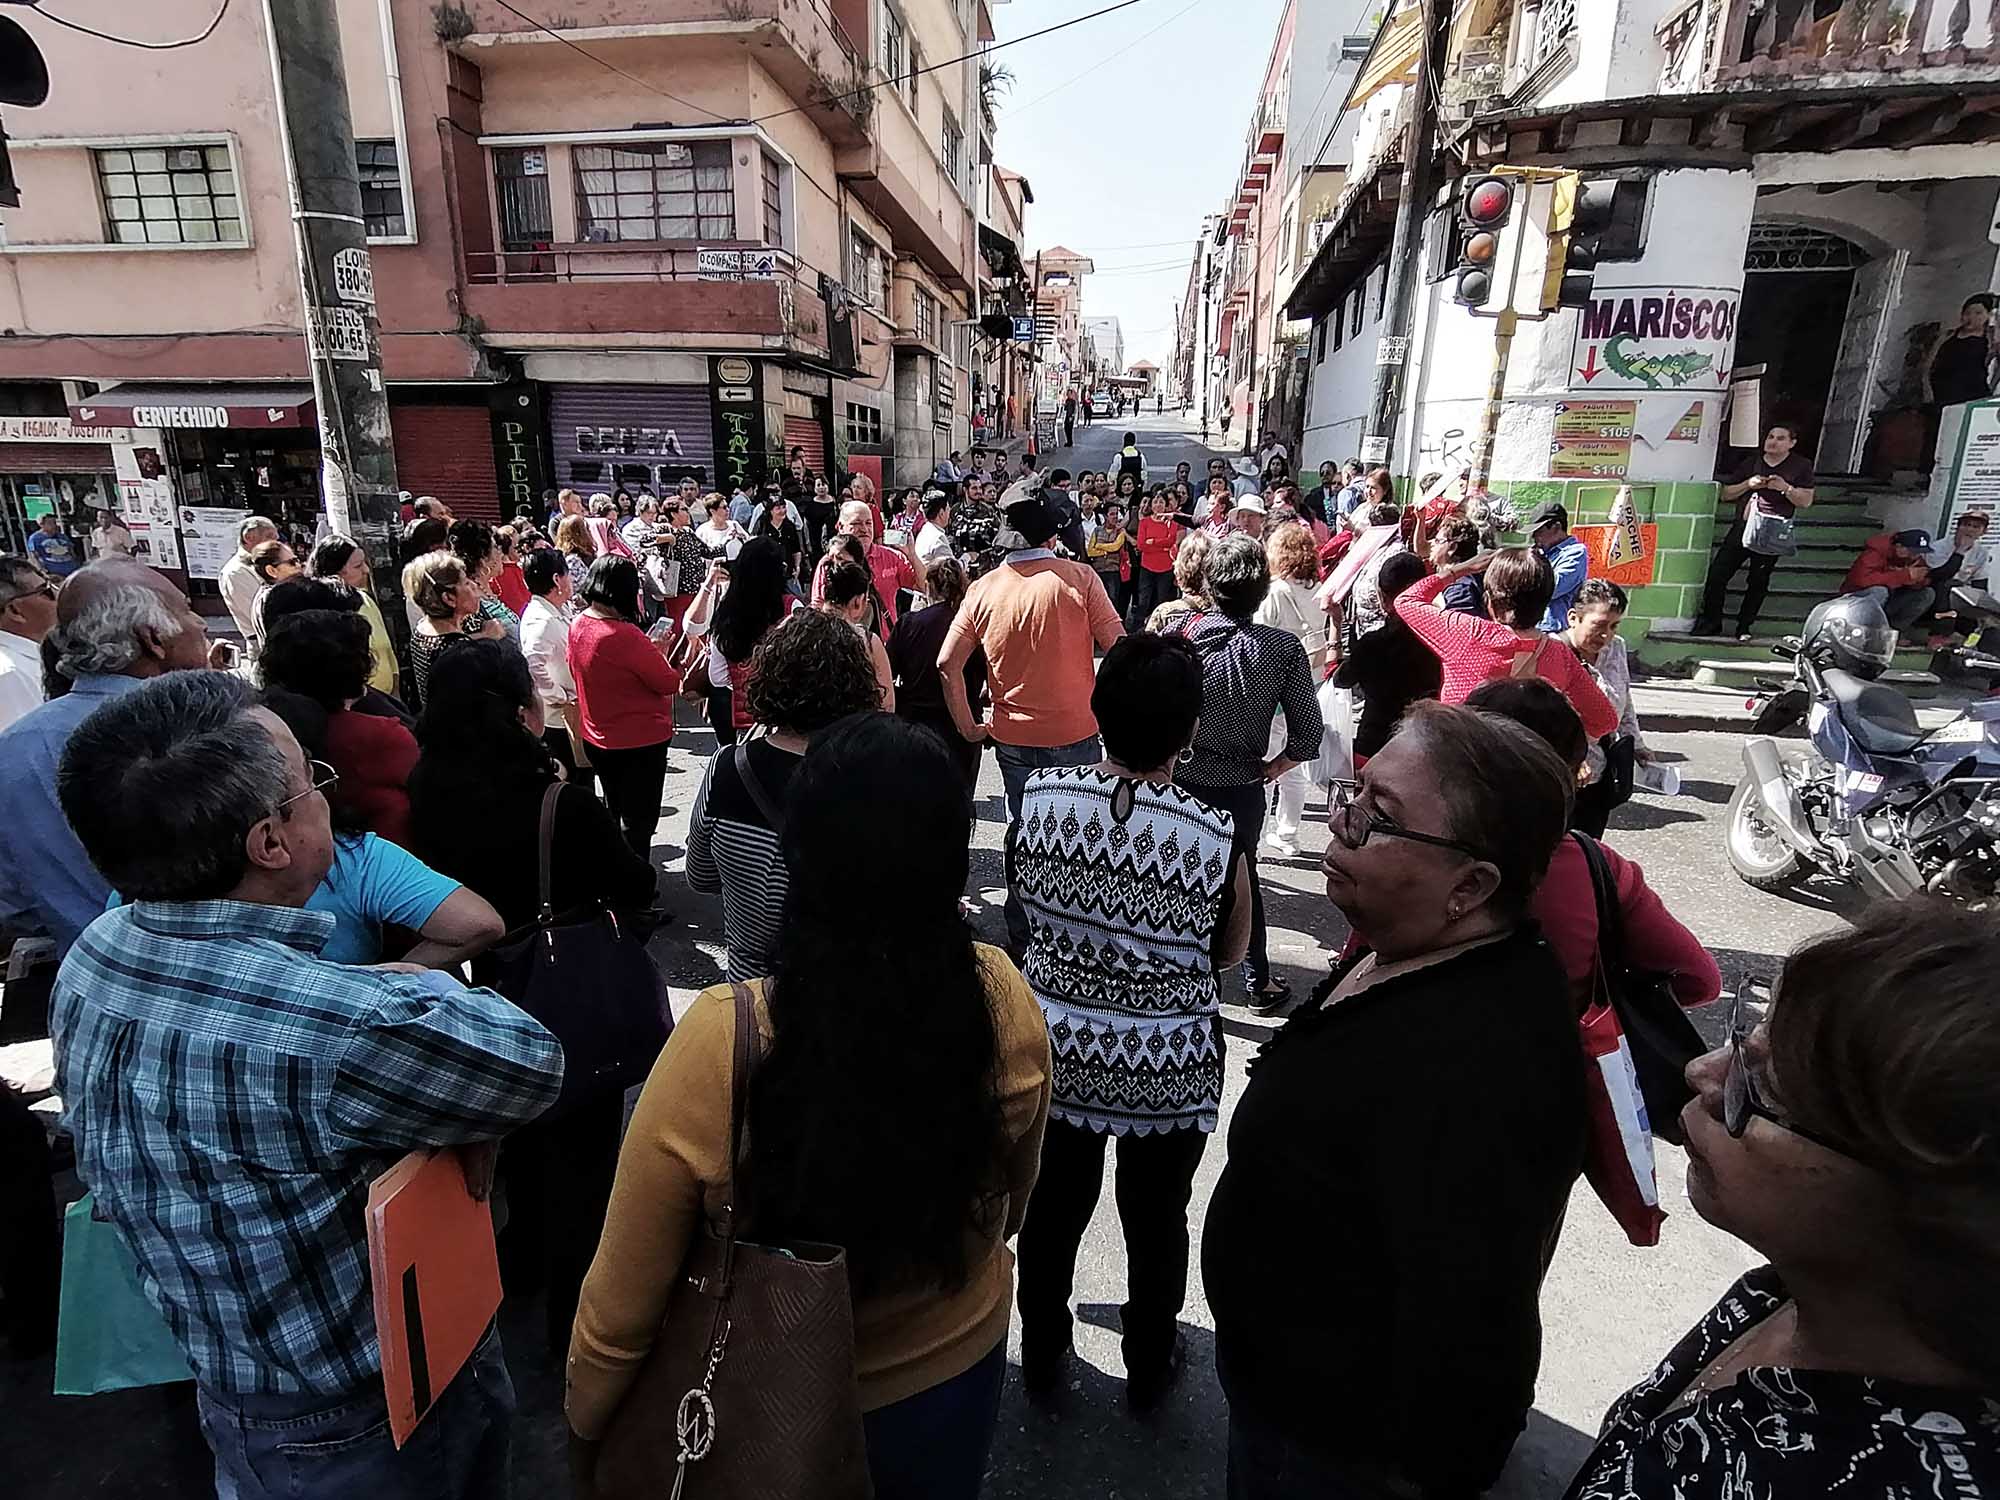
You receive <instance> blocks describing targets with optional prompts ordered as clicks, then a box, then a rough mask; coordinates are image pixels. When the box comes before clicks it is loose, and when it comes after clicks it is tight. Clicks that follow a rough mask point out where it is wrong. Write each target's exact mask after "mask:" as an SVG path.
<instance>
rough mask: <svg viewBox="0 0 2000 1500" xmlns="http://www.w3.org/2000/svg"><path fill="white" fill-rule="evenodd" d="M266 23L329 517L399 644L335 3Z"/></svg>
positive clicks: (396, 574) (366, 266) (289, 6)
mask: <svg viewBox="0 0 2000 1500" xmlns="http://www.w3.org/2000/svg"><path fill="white" fill-rule="evenodd" d="M264 30H265V35H266V37H267V38H268V40H269V44H270V51H271V79H272V82H273V84H274V85H275V86H276V90H277V102H278V135H279V140H280V142H281V144H282V145H283V147H284V151H285V167H286V175H287V178H288V185H289V187H290V189H291V203H292V227H293V231H294V236H295V239H296V241H297V247H298V260H299V287H300V306H301V308H302V321H303V323H304V325H305V336H306V362H307V365H308V366H309V367H310V369H311V372H312V383H313V397H314V401H315V404H316V405H317V406H318V408H319V429H320V460H321V487H322V493H323V495H324V498H325V506H326V515H327V519H328V522H329V523H330V524H331V525H332V527H333V529H334V530H335V531H338V532H342V533H344V534H346V535H348V536H351V537H353V538H354V539H355V540H356V541H358V542H360V543H361V546H362V550H363V551H365V552H366V553H367V555H368V567H369V572H370V573H371V574H372V575H373V577H374V581H375V597H376V601H377V602H378V603H379V604H380V605H381V606H382V618H383V620H384V622H385V623H386V624H387V625H388V627H389V630H390V632H391V634H392V635H393V636H394V637H395V639H396V640H397V642H398V644H399V645H401V644H402V642H403V639H404V637H405V635H406V634H407V630H408V624H407V620H406V617H405V614H404V610H403V581H402V569H401V567H400V565H399V560H398V556H397V551H398V545H399V540H400V539H399V537H398V534H397V533H398V517H397V503H396V502H397V486H396V455H395V449H394V446H393V443H392V440H391V435H390V431H389V398H388V395H387V393H386V390H385V387H384V386H383V383H382V337H381V329H380V327H379V325H378V324H377V322H376V316H375V278H374V271H373V268H372V265H371V263H370V261H369V258H368V230H367V225H366V222H365V221H364V220H363V218H362V216H361V184H360V182H359V181H358V179H357V176H356V171H355V162H354V127H353V123H352V121H351V120H350V119H349V117H348V108H347V71H346V67H345V65H344V63H343V62H342V59H341V53H340V26H339V21H338V18H337V16H336V13H335V9H334V0H264Z"/></svg>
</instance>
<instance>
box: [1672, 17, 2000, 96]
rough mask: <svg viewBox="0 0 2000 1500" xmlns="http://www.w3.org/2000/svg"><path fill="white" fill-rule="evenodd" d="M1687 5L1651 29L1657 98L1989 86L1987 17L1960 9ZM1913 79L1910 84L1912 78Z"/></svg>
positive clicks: (1992, 67)
mask: <svg viewBox="0 0 2000 1500" xmlns="http://www.w3.org/2000/svg"><path fill="white" fill-rule="evenodd" d="M1816 9H1818V7H1817V6H1815V5H1814V4H1813V3H1812V0H1688V3H1687V4H1686V5H1683V6H1681V7H1679V8H1678V9H1676V10H1674V11H1672V12H1671V13H1670V14H1668V15H1667V16H1666V18H1665V19H1664V20H1662V21H1661V22H1660V25H1659V27H1658V35H1659V38H1660V42H1661V46H1662V49H1663V51H1664V54H1665V57H1664V63H1663V66H1662V70H1661V87H1662V89H1663V91H1666V92H1677V93H1678V92H1700V91H1703V90H1707V89H1735V88H1746V87H1747V88H1755V87H1757V86H1759V85H1768V84H1772V83H1783V84H1789V85H1796V84H1799V83H1812V82H1814V81H1824V82H1826V83H1829V84H1847V85H1852V84H1859V83H1867V82H1869V81H1871V80H1872V81H1876V82H1896V81H1902V80H1904V79H1907V80H1908V81H1911V82H1915V81H1917V80H1918V78H1935V79H1936V80H1938V81H1951V80H1975V79H1990V78H1992V77H1993V76H1994V75H1995V73H1996V71H2000V45H1996V44H2000V37H1996V35H1995V21H1996V15H1995V12H1994V10H1993V8H1992V7H1990V6H1987V5H1977V6H1975V5H1971V4H1968V3H1967V0H1944V3H1942V4H1940V3H1937V0H1908V3H1903V0H1844V3H1842V4H1840V5H1838V6H1837V7H1836V8H1835V9H1833V10H1831V11H1829V12H1828V13H1827V14H1825V15H1821V16H1815V14H1814V12H1815V10H1816ZM1913 75H1914V76H1913Z"/></svg>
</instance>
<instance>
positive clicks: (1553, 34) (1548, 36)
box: [1535, 0, 1576, 62]
mask: <svg viewBox="0 0 2000 1500" xmlns="http://www.w3.org/2000/svg"><path fill="white" fill-rule="evenodd" d="M1575 30H1576V0H1544V3H1543V5H1542V19H1541V24H1540V25H1539V26H1537V27H1536V28H1535V61H1536V62H1540V61H1541V60H1542V59H1543V58H1545V57H1547V56H1548V55H1549V54H1550V53H1551V52H1553V51H1555V50H1556V48H1558V47H1560V46H1561V45H1562V44H1563V43H1564V42H1566V41H1568V40H1569V36H1570V33H1571V32H1573V31H1575Z"/></svg>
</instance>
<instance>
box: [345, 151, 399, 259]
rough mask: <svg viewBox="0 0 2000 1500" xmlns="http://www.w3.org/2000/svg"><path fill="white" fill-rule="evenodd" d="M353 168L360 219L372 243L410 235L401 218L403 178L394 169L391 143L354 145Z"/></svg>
mask: <svg viewBox="0 0 2000 1500" xmlns="http://www.w3.org/2000/svg"><path fill="white" fill-rule="evenodd" d="M354 167H355V170H356V171H357V172H359V173H360V174H361V217H362V219H363V220H364V221H366V223H367V226H368V237H369V238H370V239H372V240H385V239H393V238H396V237H398V236H400V235H406V234H408V233H409V232H410V228H409V220H408V219H406V218H404V217H403V177H402V173H401V172H399V171H398V170H397V167H396V143H395V142H394V141H356V142H355V143H354Z"/></svg>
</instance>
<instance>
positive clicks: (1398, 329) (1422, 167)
mask: <svg viewBox="0 0 2000 1500" xmlns="http://www.w3.org/2000/svg"><path fill="white" fill-rule="evenodd" d="M1451 11H1452V7H1451V4H1450V0H1423V36H1424V44H1423V50H1422V51H1421V52H1420V53H1418V55H1417V79H1416V82H1415V83H1414V84H1413V85H1411V88H1410V94H1409V98H1410V124H1409V128H1408V129H1407V130H1406V131H1405V132H1404V135H1403V177H1402V190H1401V196H1400V197H1399V198H1397V200H1396V229H1395V235H1394V238H1393V239H1392V240H1391V241H1390V244H1389V275H1388V284H1387V285H1386V286H1385V287H1384V289H1383V292H1384V295H1383V303H1384V310H1383V318H1382V337H1381V341H1380V342H1379V343H1378V344H1377V345H1376V350H1375V384H1374V388H1373V389H1372V390H1371V391H1370V393H1369V398H1368V426H1367V428H1366V430H1365V435H1364V436H1363V438H1362V439H1361V461H1362V462H1363V463H1366V464H1386V463H1388V462H1389V452H1390V447H1391V445H1392V444H1393V443H1394V441H1395V435H1396V424H1397V422H1398V421H1399V420H1400V419H1401V417H1402V413H1403V381H1404V373H1405V371H1406V370H1407V368H1408V358H1409V348H1410V324H1411V321H1412V317H1413V314H1414V312H1415V309H1416V297H1417V253H1418V244H1419V241H1420V239H1421V237H1422V234H1423V227H1424V215H1425V214H1426V213H1427V212H1428V211H1429V210H1430V206H1431V199H1432V198H1433V197H1434V196H1435V195H1436V193H1435V184H1436V177H1437V172H1436V166H1435V163H1434V162H1433V161H1432V159H1431V154H1432V153H1431V138H1432V136H1433V135H1434V134H1435V133H1436V128H1437V105H1436V101H1437V91H1436V90H1435V89H1434V88H1432V87H1431V80H1432V79H1433V78H1434V77H1435V76H1436V71H1437V67H1438V64H1439V62H1440V60H1441V59H1442V58H1443V57H1444V52H1445V46H1446V43H1447V41H1448V39H1449V35H1450V31H1451Z"/></svg>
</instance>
